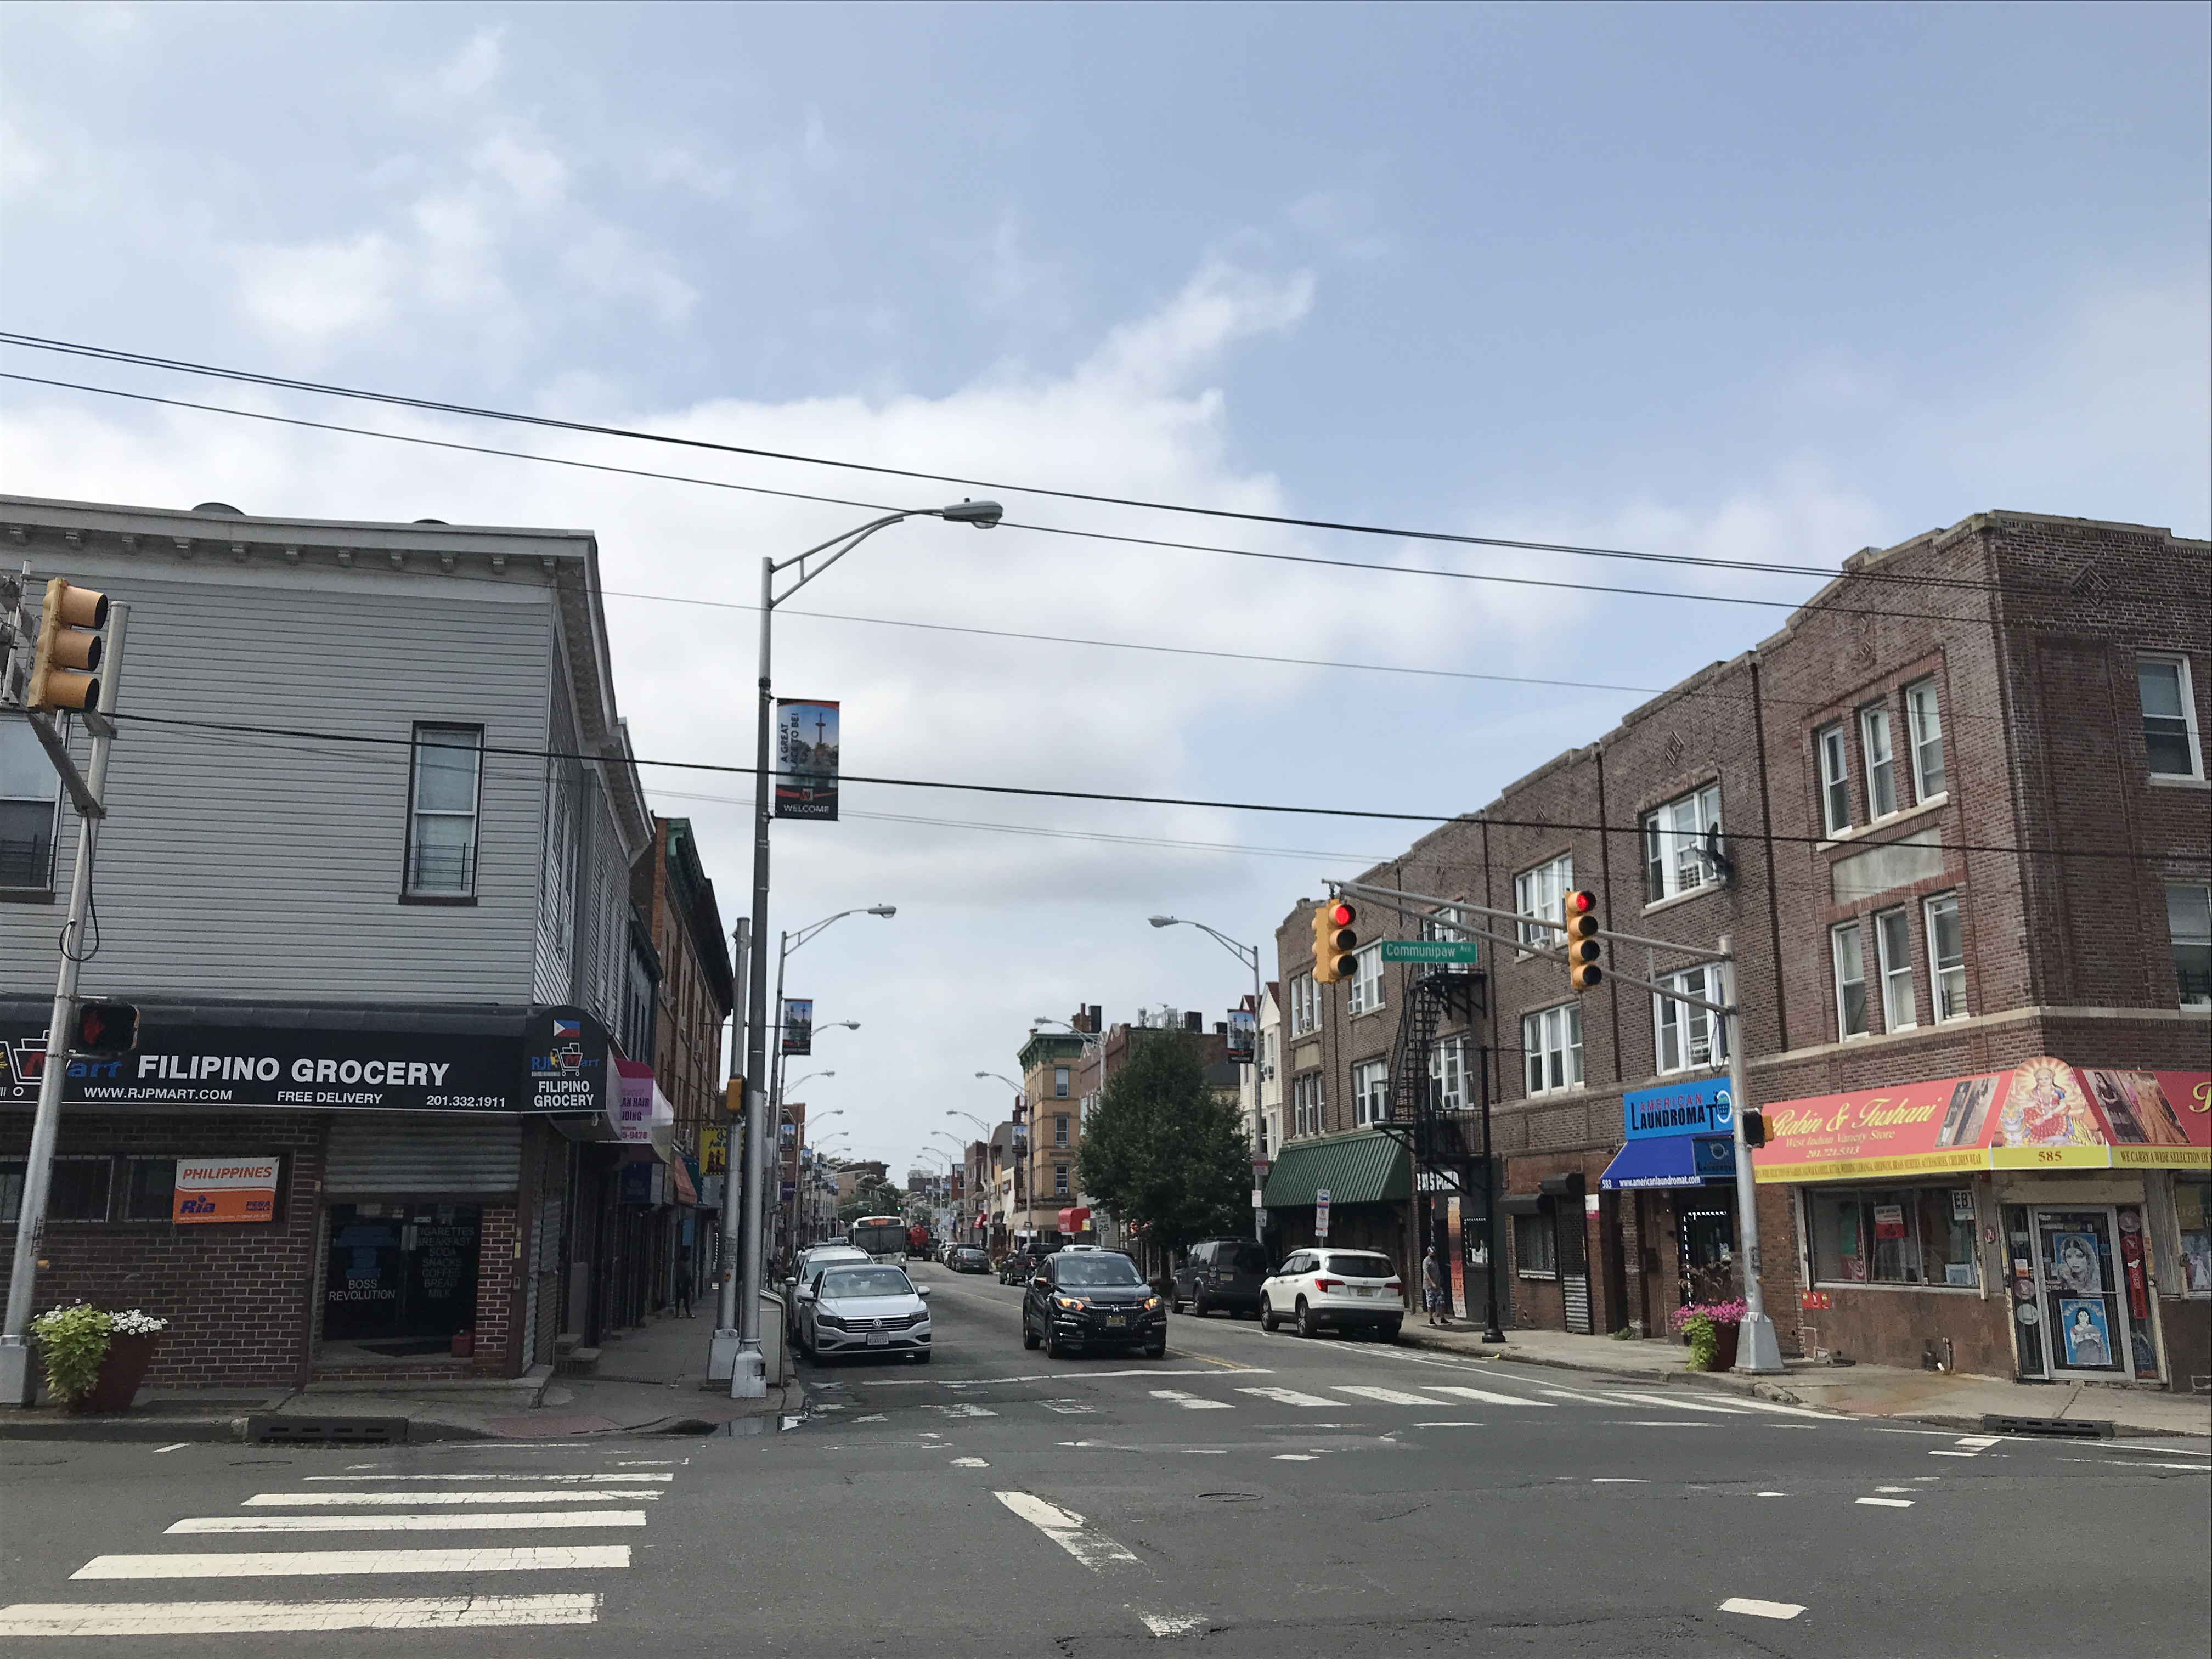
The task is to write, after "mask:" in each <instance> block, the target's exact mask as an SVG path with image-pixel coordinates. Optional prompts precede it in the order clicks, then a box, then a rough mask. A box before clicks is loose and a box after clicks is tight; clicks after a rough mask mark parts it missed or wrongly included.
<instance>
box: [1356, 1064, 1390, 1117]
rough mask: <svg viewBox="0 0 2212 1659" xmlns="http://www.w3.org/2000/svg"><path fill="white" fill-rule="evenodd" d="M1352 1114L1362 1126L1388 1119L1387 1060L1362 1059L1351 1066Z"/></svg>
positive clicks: (1388, 1087)
mask: <svg viewBox="0 0 2212 1659" xmlns="http://www.w3.org/2000/svg"><path fill="white" fill-rule="evenodd" d="M1352 1118H1353V1121H1355V1122H1357V1123H1358V1124H1359V1125H1360V1126H1361V1127H1365V1126H1366V1125H1368V1124H1370V1123H1387V1122H1388V1121H1389V1119H1390V1063H1389V1061H1388V1060H1361V1061H1360V1062H1359V1063H1358V1065H1357V1066H1353V1067H1352Z"/></svg>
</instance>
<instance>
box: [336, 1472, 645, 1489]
mask: <svg viewBox="0 0 2212 1659" xmlns="http://www.w3.org/2000/svg"><path fill="white" fill-rule="evenodd" d="M674 1479H676V1477H675V1476H674V1475H672V1474H483V1473H478V1474H311V1475H308V1476H307V1480H308V1481H309V1482H310V1483H311V1484H312V1483H313V1482H316V1481H343V1482H346V1483H348V1484H353V1483H356V1482H359V1481H368V1480H526V1481H528V1482H530V1483H531V1484H532V1485H533V1486H645V1485H647V1484H648V1483H650V1482H653V1481H658V1482H659V1483H660V1484H661V1485H662V1486H666V1485H667V1484H668V1483H669V1482H670V1481H671V1480H674Z"/></svg>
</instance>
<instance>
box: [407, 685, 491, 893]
mask: <svg viewBox="0 0 2212 1659" xmlns="http://www.w3.org/2000/svg"><path fill="white" fill-rule="evenodd" d="M482 767H483V727H482V726H422V725H418V726H416V728H415V763H414V766H413V769H412V772H411V775H410V780H409V793H408V802H407V893H408V895H409V896H410V897H416V898H467V897H469V896H471V895H472V894H473V893H475V891H476V890H477V781H478V779H479V776H480V775H481V772H482Z"/></svg>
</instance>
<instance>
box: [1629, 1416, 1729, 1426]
mask: <svg viewBox="0 0 2212 1659" xmlns="http://www.w3.org/2000/svg"><path fill="white" fill-rule="evenodd" d="M1615 1426H1616V1427H1620V1428H1624V1429H1717V1428H1718V1427H1720V1425H1719V1424H1717V1423H1699V1422H1693V1421H1692V1420H1691V1419H1689V1418H1686V1417H1629V1418H1623V1419H1621V1420H1620V1422H1619V1423H1618V1424H1617V1425H1615Z"/></svg>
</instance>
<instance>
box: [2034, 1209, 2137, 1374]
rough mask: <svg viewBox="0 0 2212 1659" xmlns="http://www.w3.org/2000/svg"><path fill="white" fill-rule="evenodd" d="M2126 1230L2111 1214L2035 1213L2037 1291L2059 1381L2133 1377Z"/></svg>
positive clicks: (2078, 1211)
mask: <svg viewBox="0 0 2212 1659" xmlns="http://www.w3.org/2000/svg"><path fill="white" fill-rule="evenodd" d="M2118 1231H2119V1230H2118V1224H2117V1222H2116V1220H2115V1218H2114V1216H2113V1213H2112V1211H2111V1210H2110V1209H2105V1208H2100V1209H2076V1210H2041V1209H2039V1210H2038V1211H2036V1212H2035V1232H2036V1247H2037V1248H2036V1261H2035V1266H2036V1279H2037V1289H2038V1291H2039V1297H2040V1302H2041V1312H2042V1315H2043V1318H2042V1321H2041V1324H2042V1329H2043V1338H2044V1343H2045V1352H2046V1354H2047V1355H2048V1356H2049V1360H2050V1366H2051V1375H2052V1376H2096V1377H2106V1378H2111V1377H2115V1376H2118V1377H2125V1376H2130V1374H2131V1373H2132V1370H2133V1364H2132V1358H2131V1354H2130V1344H2129V1340H2128V1339H2129V1329H2128V1315H2127V1308H2126V1304H2125V1303H2124V1300H2123V1295H2122V1274H2121V1269H2120V1264H2119V1258H2118V1249H2117V1236H2118Z"/></svg>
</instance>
